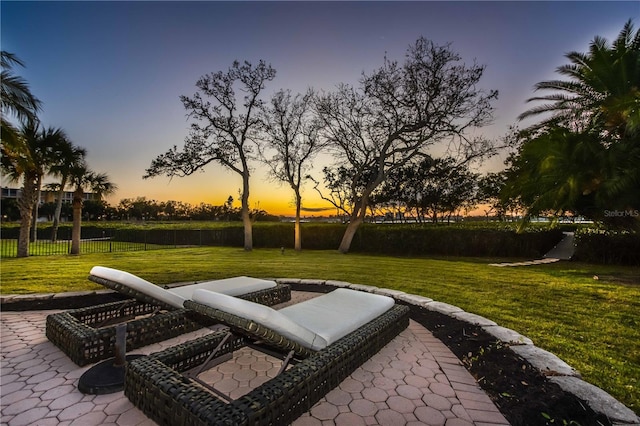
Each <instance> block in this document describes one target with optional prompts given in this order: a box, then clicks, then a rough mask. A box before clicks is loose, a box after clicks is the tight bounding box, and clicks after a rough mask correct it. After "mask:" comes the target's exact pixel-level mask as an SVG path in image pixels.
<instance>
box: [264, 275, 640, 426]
mask: <svg viewBox="0 0 640 426" xmlns="http://www.w3.org/2000/svg"><path fill="white" fill-rule="evenodd" d="M275 280H276V281H277V282H279V283H281V284H301V285H304V284H312V285H315V286H318V285H319V286H322V285H325V286H330V287H331V286H333V287H346V288H351V289H354V290H360V291H366V292H369V293H376V294H383V295H386V296H390V297H393V298H394V299H396V300H399V301H402V302H406V303H409V304H412V305H416V306H421V307H423V308H426V309H428V310H431V311H435V312H439V313H441V314H444V315H447V316H449V317H452V318H456V319H458V320H460V321H464V322H467V323H469V324H472V325H479V326H480V327H481V328H482V329H483V330H484V331H486V332H487V333H489V334H491V335H492V336H493V337H495V338H496V339H498V340H499V341H501V342H503V343H504V344H506V345H507V346H508V347H509V348H510V349H511V350H512V351H513V352H515V353H516V354H517V355H518V356H520V357H522V358H524V359H525V360H526V361H528V362H529V363H530V364H531V365H532V366H533V367H534V368H536V369H538V370H539V371H540V373H541V374H543V375H545V376H549V380H550V381H552V382H554V383H556V384H558V385H559V386H560V387H561V388H562V389H563V390H564V391H565V392H568V393H571V394H573V395H575V396H576V397H578V398H580V399H582V400H584V401H585V402H586V403H587V404H588V405H589V407H590V408H591V409H592V410H593V411H595V412H597V413H600V414H603V415H605V416H607V417H608V418H609V419H610V420H611V422H612V423H613V424H614V425H620V426H622V425H627V426H629V425H633V426H640V417H639V416H637V415H636V414H635V413H634V412H633V411H632V410H631V409H630V408H628V407H626V406H625V405H624V404H622V403H621V402H620V401H618V400H617V399H615V398H614V397H613V396H611V395H610V394H608V393H607V392H605V391H604V390H602V389H600V388H598V387H597V386H594V385H592V384H590V383H588V382H585V381H584V380H582V379H581V378H580V373H579V372H578V371H577V370H576V369H575V368H573V367H571V366H570V365H569V364H567V363H566V362H564V361H563V360H561V359H560V358H558V357H557V356H556V355H554V354H552V353H551V352H548V351H545V350H544V349H541V348H539V347H537V346H535V345H534V344H533V341H532V340H531V339H529V338H528V337H526V336H523V335H521V334H520V333H518V332H516V331H514V330H511V329H509V328H505V327H501V326H500V325H498V324H496V323H495V322H494V321H491V320H489V319H487V318H484V317H482V316H480V315H476V314H472V313H469V312H466V311H464V310H463V309H461V308H459V307H457V306H453V305H450V304H448V303H442V302H436V301H433V300H432V299H429V298H427V297H423V296H418V295H411V294H407V293H404V292H401V291H398V290H391V289H385V288H378V287H374V286H369V285H362V284H350V283H347V282H344V281H322V280H305V279H289V278H276V279H275Z"/></svg>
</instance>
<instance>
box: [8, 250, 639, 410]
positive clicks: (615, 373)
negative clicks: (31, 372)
mask: <svg viewBox="0 0 640 426" xmlns="http://www.w3.org/2000/svg"><path fill="white" fill-rule="evenodd" d="M495 260H496V259H473V258H449V259H446V258H441V259H427V258H408V257H390V256H378V255H359V254H348V255H341V254H338V253H337V252H334V251H303V252H302V253H296V252H294V251H292V250H288V251H286V252H285V254H284V255H283V254H281V252H280V250H271V249H258V250H254V251H252V252H244V251H243V250H241V249H237V248H219V247H207V248H194V249H172V250H154V251H139V252H122V253H102V254H86V255H82V256H48V257H30V258H25V259H3V260H2V265H1V266H0V267H1V270H0V274H1V293H2V294H16V293H20V294H24V293H44V292H47V293H48V292H62V291H77V290H83V289H97V288H99V287H98V286H97V285H95V284H93V283H91V282H89V281H87V279H86V277H87V275H88V273H89V270H90V269H91V267H92V266H94V265H103V266H109V267H113V268H118V269H123V270H126V271H129V272H132V273H134V274H136V275H139V276H141V277H143V278H145V279H148V280H149V281H152V282H155V283H158V284H166V283H171V282H180V281H191V280H204V279H217V278H223V277H229V276H236V275H250V276H255V277H272V278H284V277H296V278H318V279H333V280H341V281H348V282H352V283H358V284H368V285H375V286H380V287H387V288H392V289H397V290H403V291H406V292H409V293H414V294H419V295H423V296H427V297H431V298H433V299H435V300H438V301H441V302H446V303H450V304H453V305H457V306H459V307H461V308H462V309H465V310H467V311H469V312H473V313H476V314H479V315H482V316H485V317H487V318H490V319H492V320H494V321H496V322H498V323H499V324H500V325H502V326H505V327H509V328H512V329H514V330H517V331H518V332H520V333H522V334H524V335H526V336H528V337H530V338H531V339H533V341H534V343H535V344H536V345H537V346H539V347H541V348H544V349H546V350H549V351H551V352H553V353H555V354H557V355H558V356H559V357H560V358H562V359H564V360H565V361H566V362H568V363H569V364H570V365H572V366H574V367H576V368H577V369H578V370H579V371H580V372H581V373H582V375H583V378H584V379H585V380H587V381H589V382H590V383H593V384H595V385H597V386H599V387H601V388H603V389H605V390H606V391H607V392H609V393H611V394H612V395H613V396H614V397H616V398H617V399H619V400H620V401H621V402H623V403H624V404H626V405H627V406H628V407H630V408H632V409H633V410H635V411H636V412H638V413H640V344H639V342H640V269H639V268H631V267H619V266H600V265H590V264H584V263H575V262H560V263H556V264H549V265H540V266H528V267H519V268H496V267H492V266H489V265H488V263H491V262H493V261H495ZM500 260H504V259H500ZM596 276H597V278H598V279H595V278H594V277H596Z"/></svg>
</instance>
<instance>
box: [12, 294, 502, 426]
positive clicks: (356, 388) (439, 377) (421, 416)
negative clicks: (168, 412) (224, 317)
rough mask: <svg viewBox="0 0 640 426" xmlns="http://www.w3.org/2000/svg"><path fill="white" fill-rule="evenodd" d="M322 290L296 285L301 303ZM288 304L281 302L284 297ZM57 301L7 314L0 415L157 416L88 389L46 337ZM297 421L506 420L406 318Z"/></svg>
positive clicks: (247, 367)
mask: <svg viewBox="0 0 640 426" xmlns="http://www.w3.org/2000/svg"><path fill="white" fill-rule="evenodd" d="M315 295H316V294H315V293H309V292H297V291H295V292H292V302H290V303H297V302H299V301H302V300H304V299H306V298H309V297H314V296H315ZM282 306H285V305H284V304H283V305H280V307H282ZM52 312H53V311H30V312H3V313H2V314H1V316H0V326H1V327H0V341H1V342H2V345H1V348H0V356H1V364H0V368H1V377H0V380H1V381H0V383H1V387H0V394H1V399H0V410H1V415H2V417H1V423H2V425H8V426H14V425H15V426H17V425H43V426H44V425H64V426H66V425H82V426H88V425H154V424H155V423H154V422H153V421H151V420H150V419H148V418H147V417H145V415H144V414H143V413H142V412H141V411H140V410H138V409H137V408H136V407H134V406H133V405H132V404H131V403H130V402H129V400H128V399H127V398H126V397H125V396H124V394H123V392H116V393H113V394H108V395H84V394H82V393H81V392H80V391H78V389H77V383H78V379H79V378H80V376H81V375H82V374H83V373H84V372H85V371H86V370H88V369H89V368H90V367H91V366H87V367H78V366H77V365H75V364H74V363H73V362H72V361H71V360H70V359H69V358H68V357H67V356H66V355H65V354H64V353H62V351H60V350H59V349H58V348H57V347H56V346H54V345H53V344H52V343H50V342H49V341H48V340H47V338H46V337H45V319H46V316H47V315H48V314H51V313H52ZM209 332H210V330H208V329H202V330H198V331H196V332H193V333H189V334H185V335H182V336H180V337H177V338H173V339H170V340H166V341H164V342H161V343H157V344H154V345H150V346H147V347H144V348H141V349H139V350H135V351H132V353H141V354H150V353H152V352H157V351H160V350H163V349H165V348H167V347H171V346H174V345H176V344H178V343H182V342H185V341H188V340H191V339H194V338H196V337H199V336H202V335H204V334H207V333H209ZM234 355H235V356H234V359H233V361H228V362H226V363H224V364H220V365H218V366H217V367H216V368H214V369H211V370H208V371H206V372H203V373H202V374H201V376H200V377H201V378H202V379H203V380H205V381H207V382H209V383H211V384H214V385H215V386H216V387H217V388H218V389H219V390H221V391H222V392H224V393H227V394H228V395H229V396H231V397H232V398H236V397H238V396H240V395H242V394H244V393H246V392H248V391H249V389H251V388H253V387H255V386H258V385H260V384H261V383H263V382H264V381H266V380H268V378H270V377H273V375H274V374H276V373H277V371H278V368H279V361H278V360H276V359H272V358H270V357H267V356H265V355H263V354H262V353H259V352H255V351H252V350H249V349H243V350H242V351H238V352H237V353H236V354H234ZM293 424H294V425H298V426H299V425H333V424H336V425H350V426H351V425H445V426H463V425H508V424H509V423H508V422H507V421H506V419H505V418H504V417H503V416H502V414H500V412H499V411H498V409H497V408H496V406H495V405H494V404H493V402H492V401H491V400H490V399H489V397H488V396H487V395H486V393H485V392H484V391H482V390H481V389H480V387H479V386H478V384H477V383H476V381H475V379H474V378H473V377H472V376H471V375H470V374H469V373H468V372H467V370H466V369H465V368H464V367H463V366H462V364H461V363H460V361H459V360H458V358H457V357H456V356H455V355H453V353H452V352H451V351H450V350H449V349H448V348H447V347H446V346H445V345H444V344H443V343H442V342H441V341H440V340H438V339H436V338H435V337H433V335H432V334H431V332H429V331H428V330H427V329H425V328H424V327H422V326H421V325H419V324H417V323H416V322H414V321H411V322H410V324H409V327H408V328H407V329H406V330H405V331H403V332H402V333H400V334H399V335H398V336H397V337H396V338H395V339H394V340H393V341H392V342H391V343H389V344H388V345H386V346H385V347H384V348H383V349H382V350H381V351H380V352H378V353H377V354H376V355H374V356H373V357H372V358H371V359H370V360H368V361H367V362H365V363H364V364H363V365H362V366H361V367H360V368H358V369H357V370H356V371H354V372H353V373H352V374H351V376H350V377H348V378H347V379H345V380H344V381H343V382H342V383H341V384H340V386H338V387H337V388H335V389H333V390H332V391H330V392H329V393H328V394H327V395H326V396H325V397H324V398H323V399H322V400H320V401H319V402H318V403H317V404H316V405H315V406H314V407H313V408H312V409H311V410H310V411H309V412H307V413H306V414H304V415H302V416H301V417H300V418H298V419H297V420H296V421H295V422H294V423H293Z"/></svg>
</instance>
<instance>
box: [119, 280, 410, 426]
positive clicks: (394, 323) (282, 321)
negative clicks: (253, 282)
mask: <svg viewBox="0 0 640 426" xmlns="http://www.w3.org/2000/svg"><path fill="white" fill-rule="evenodd" d="M185 307H187V308H188V309H191V310H193V311H195V312H198V313H200V314H202V315H205V316H209V317H211V318H213V319H215V320H216V321H218V322H221V323H223V324H226V325H228V326H229V331H218V332H215V333H212V334H210V335H207V336H204V337H202V338H200V339H196V340H193V341H191V342H187V343H185V344H182V345H178V346H175V347H172V348H169V349H167V350H164V351H162V352H158V353H155V354H152V355H150V356H147V357H144V358H140V359H136V360H133V361H132V362H130V363H129V364H128V365H127V373H126V375H125V395H126V396H127V397H128V398H129V399H130V400H131V401H132V402H133V403H134V405H136V406H137V407H138V408H140V409H141V410H142V411H143V412H144V413H145V414H147V415H148V416H149V417H150V418H152V419H153V420H154V421H156V422H158V423H159V424H163V425H172V426H174V425H218V424H228V425H284V424H289V423H291V422H292V421H293V420H295V419H296V418H298V417H299V416H300V415H302V414H303V413H305V412H307V411H309V410H310V409H311V407H312V406H313V405H314V404H315V403H316V402H317V401H319V400H320V399H321V398H322V397H323V396H324V395H325V394H326V393H327V392H329V391H330V390H331V389H333V388H334V387H336V386H338V385H339V384H340V382H342V380H344V379H345V378H346V377H348V376H349V375H350V374H351V373H352V372H353V371H354V370H355V369H356V368H358V367H359V366H360V365H361V364H363V363H364V362H365V361H366V360H367V359H369V358H370V357H371V356H372V355H374V354H375V353H377V352H378V351H379V350H380V349H381V348H382V347H383V346H384V345H386V344H387V343H388V342H389V341H391V340H392V339H393V338H394V337H395V336H396V335H397V334H398V333H400V332H401V331H402V330H403V329H405V328H406V327H407V325H408V323H409V309H408V308H407V307H406V306H402V305H396V304H394V301H393V299H391V298H389V297H386V296H380V295H375V294H370V293H363V292H358V291H355V290H347V289H338V290H334V291H333V292H331V293H328V294H325V295H322V296H319V297H317V298H315V299H311V300H309V301H306V302H302V303H299V304H297V305H292V306H289V307H286V308H283V309H281V310H280V311H275V310H273V309H271V308H268V307H265V306H256V305H255V304H252V303H250V302H246V301H239V300H237V299H236V300H230V299H229V298H228V297H227V296H225V295H220V294H215V293H212V292H208V291H203V290H199V291H196V292H195V293H194V295H193V300H190V301H187V302H185ZM230 336H231V337H230ZM250 342H257V343H259V344H260V345H262V346H267V347H269V348H270V349H275V350H276V351H279V352H280V353H281V354H283V355H284V354H288V355H289V357H288V358H294V360H295V361H296V362H295V363H294V364H293V365H292V366H290V367H289V368H288V369H286V370H285V371H282V372H281V373H280V374H278V375H277V376H276V377H274V378H272V379H270V380H269V381H267V382H266V383H264V384H262V385H260V386H258V387H257V388H255V389H253V390H252V391H250V392H249V393H247V394H245V395H244V396H241V397H240V398H238V399H236V400H232V401H226V400H224V398H220V397H219V396H218V394H217V393H216V392H215V391H213V390H212V389H210V388H209V387H207V386H203V385H202V384H201V383H200V382H199V381H198V380H195V379H194V378H192V377H190V376H189V375H186V374H183V373H185V372H188V371H189V370H193V369H196V368H198V367H199V366H201V365H202V364H203V363H204V362H205V361H206V360H207V359H209V358H210V357H211V354H212V353H215V355H216V356H218V355H225V354H229V353H232V352H233V351H235V350H238V349H240V348H242V347H244V346H245V345H247V344H249V343H250Z"/></svg>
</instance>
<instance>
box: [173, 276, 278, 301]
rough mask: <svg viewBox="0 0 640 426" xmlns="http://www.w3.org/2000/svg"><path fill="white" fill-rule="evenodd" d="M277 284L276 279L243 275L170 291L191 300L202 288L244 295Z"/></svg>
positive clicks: (232, 294) (227, 293) (230, 294)
mask: <svg viewBox="0 0 640 426" xmlns="http://www.w3.org/2000/svg"><path fill="white" fill-rule="evenodd" d="M276 286H277V284H276V282H275V281H269V280H262V279H259V278H252V277H245V276H241V277H232V278H224V279H221V280H215V281H205V282H201V283H197V284H189V285H185V286H181V287H174V288H172V289H171V290H170V291H171V292H172V293H174V294H177V295H178V296H181V297H182V298H183V299H185V300H189V299H192V298H193V292H194V291H196V290H198V289H201V288H202V289H205V290H211V291H215V292H216V293H222V294H226V295H228V296H242V295H244V294H247V293H252V292H254V291H262V290H266V289H269V288H275V287H276Z"/></svg>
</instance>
